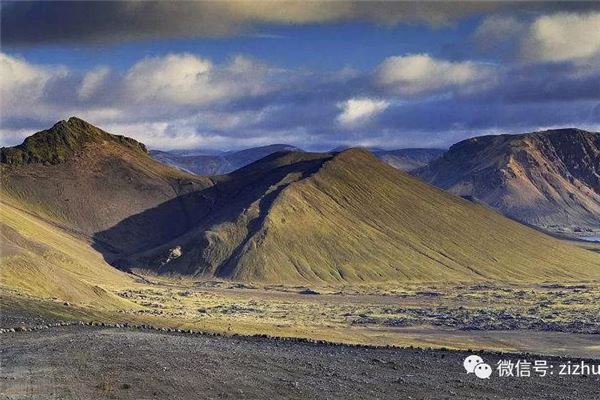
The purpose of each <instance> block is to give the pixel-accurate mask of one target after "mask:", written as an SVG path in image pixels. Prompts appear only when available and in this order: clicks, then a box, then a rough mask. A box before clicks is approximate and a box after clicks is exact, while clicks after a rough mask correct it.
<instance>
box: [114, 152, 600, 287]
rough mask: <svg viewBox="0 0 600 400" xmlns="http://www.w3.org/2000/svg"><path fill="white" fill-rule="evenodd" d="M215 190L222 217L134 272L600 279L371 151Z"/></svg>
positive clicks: (590, 268) (288, 156) (246, 174)
mask: <svg viewBox="0 0 600 400" xmlns="http://www.w3.org/2000/svg"><path fill="white" fill-rule="evenodd" d="M211 190H213V191H214V192H215V193H217V197H216V199H215V202H214V208H213V211H212V212H211V214H210V215H209V216H208V217H207V218H205V219H202V220H200V221H199V222H198V224H197V226H196V227H195V228H194V229H192V230H190V231H189V232H187V233H186V234H184V235H182V236H180V237H177V238H175V239H173V240H171V241H169V242H168V243H165V244H164V245H163V246H159V247H157V248H151V249H147V250H145V251H142V252H138V253H135V254H123V262H127V263H128V266H129V267H134V268H150V269H153V270H156V271H159V272H163V273H165V272H177V273H182V274H192V275H201V276H217V277H222V278H229V279H235V280H244V281H262V282H269V283H360V282H374V281H380V282H406V281H462V280H478V279H498V280H509V281H510V280H513V281H534V280H537V281H540V280H552V279H554V280H556V279H561V280H563V279H566V280H568V279H589V278H598V277H600V256H598V255H596V254H594V253H592V252H589V251H585V250H581V249H578V248H575V247H571V246H568V245H564V244H563V243H561V242H559V241H557V240H554V239H552V238H550V237H547V236H545V235H542V234H540V233H538V232H537V231H535V230H532V229H530V228H527V227H525V226H523V225H520V224H519V223H517V222H514V221H511V220H509V219H506V218H504V217H502V216H501V215H499V214H497V213H495V212H493V211H491V210H489V209H487V208H486V207H484V206H481V205H477V204H474V203H471V202H468V201H466V200H463V199H461V198H458V197H455V196H452V195H450V194H448V193H446V192H443V191H441V190H438V189H435V188H433V187H431V186H429V185H427V184H425V183H423V182H421V181H419V180H417V179H415V178H413V177H411V176H409V175H406V174H405V173H402V172H400V171H397V170H395V169H394V168H392V167H390V166H387V165H386V164H384V163H382V162H381V161H379V160H377V159H376V158H375V157H374V156H373V155H371V154H370V153H368V152H366V151H364V150H359V149H352V150H348V151H345V152H342V153H339V154H336V155H329V154H310V153H277V154H274V155H272V156H270V157H267V158H266V159H264V160H261V161H258V162H255V163H254V164H251V165H249V166H248V167H245V168H242V169H241V170H239V171H236V173H234V174H231V175H229V176H225V177H221V180H218V181H217V182H216V184H215V186H214V187H213V188H211ZM159 208H160V207H159ZM154 212H159V210H155V211H154ZM144 217H145V216H144V215H138V216H132V217H131V219H132V220H135V219H136V218H144ZM129 223H130V224H131V225H135V223H134V222H133V221H129Z"/></svg>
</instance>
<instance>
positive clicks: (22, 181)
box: [0, 117, 212, 241]
mask: <svg viewBox="0 0 600 400" xmlns="http://www.w3.org/2000/svg"><path fill="white" fill-rule="evenodd" d="M0 160H1V164H0V166H1V170H0V172H1V173H2V174H1V175H2V176H1V179H2V194H3V201H5V202H7V203H10V204H13V205H16V206H18V207H19V208H22V209H26V210H28V211H29V212H30V213H32V214H34V215H36V216H38V217H41V218H42V219H44V220H49V221H52V222H53V223H55V224H56V225H59V226H61V227H64V228H67V229H69V230H70V231H72V232H74V233H76V234H78V235H81V236H85V237H90V236H91V235H93V234H95V233H96V232H98V231H101V230H105V229H108V228H110V227H112V226H114V225H115V224H117V223H119V222H120V221H122V220H123V219H125V218H127V217H129V216H130V215H132V214H136V213H140V212H142V211H144V210H146V209H148V208H152V207H155V206H157V205H159V204H162V203H164V202H166V201H168V200H170V199H174V198H176V197H178V196H180V195H182V194H185V193H187V192H190V191H194V190H198V189H201V188H205V187H207V186H210V185H212V182H211V181H210V179H208V178H202V177H198V176H194V175H191V174H187V173H184V172H182V171H179V170H176V169H173V168H169V167H167V166H165V165H163V164H161V163H159V162H158V161H155V160H154V159H152V158H151V157H150V156H149V155H148V153H147V151H146V148H145V146H144V145H143V144H141V143H139V142H137V141H135V140H133V139H130V138H125V137H123V136H117V135H112V134H110V133H107V132H105V131H103V130H101V129H98V128H96V127H95V126H93V125H91V124H89V123H87V122H85V121H83V120H81V119H78V118H75V117H73V118H70V119H69V120H68V121H60V122H58V123H57V124H55V125H54V126H53V127H52V128H50V129H48V130H44V131H41V132H38V133H36V134H34V135H32V136H30V137H28V138H27V139H25V141H24V142H23V144H21V145H19V146H15V147H9V148H2V149H0ZM173 207H175V208H178V209H179V208H182V209H185V208H186V207H188V205H187V204H186V203H185V202H178V203H177V204H175V205H174V206H173ZM180 214H181V212H180V211H179V210H177V211H175V210H173V211H169V212H167V214H165V216H164V218H165V219H170V218H177V217H179V216H180ZM178 222H181V221H178V220H177V219H175V220H173V221H172V222H171V223H172V224H174V223H178ZM153 234H154V232H149V233H148V235H149V236H152V235H153ZM124 240H127V239H124ZM128 240H132V241H133V240H137V239H136V238H130V239H128Z"/></svg>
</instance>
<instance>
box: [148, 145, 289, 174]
mask: <svg viewBox="0 0 600 400" xmlns="http://www.w3.org/2000/svg"><path fill="white" fill-rule="evenodd" d="M279 151H300V149H298V148H296V147H294V146H290V145H287V144H272V145H269V146H262V147H253V148H250V149H245V150H240V151H235V152H228V153H221V154H194V153H192V154H187V153H183V154H181V153H180V152H172V151H171V152H169V151H159V150H152V151H150V155H151V156H152V157H154V158H155V159H156V160H158V161H160V162H162V163H164V164H167V165H170V166H173V167H176V168H179V169H181V170H183V171H186V172H190V173H193V174H196V175H202V176H208V175H222V174H227V173H229V172H232V171H235V170H236V169H238V168H242V167H244V166H246V165H248V164H250V163H252V162H254V161H256V160H260V159H261V158H263V157H266V156H268V155H270V154H273V153H276V152H279Z"/></svg>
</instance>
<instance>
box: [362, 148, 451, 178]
mask: <svg viewBox="0 0 600 400" xmlns="http://www.w3.org/2000/svg"><path fill="white" fill-rule="evenodd" d="M445 152H446V150H443V149H418V148H415V149H399V150H381V151H376V152H374V153H373V154H375V156H376V157H377V158H379V159H380V160H382V161H385V162H386V163H388V164H389V165H391V166H392V167H394V168H396V169H399V170H401V171H406V172H410V171H413V170H415V169H417V168H421V167H424V166H425V165H427V164H429V163H430V162H431V161H433V160H436V159H438V158H440V157H441V156H442V155H443V154H444V153H445Z"/></svg>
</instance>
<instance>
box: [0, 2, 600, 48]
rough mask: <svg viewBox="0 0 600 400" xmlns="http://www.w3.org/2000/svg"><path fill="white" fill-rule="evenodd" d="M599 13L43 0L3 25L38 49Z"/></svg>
mask: <svg viewBox="0 0 600 400" xmlns="http://www.w3.org/2000/svg"><path fill="white" fill-rule="evenodd" d="M593 8H596V9H598V5H597V4H594V3H593V2H577V1H570V2H552V1H551V2H546V1H530V2H527V1H524V2H502V1H498V2H495V1H480V2H476V1H464V2H460V1H452V2H450V1H449V2H417V1H411V2H392V1H343V2H342V1H300V0H295V1H294V0H283V1H251V0H247V1H189V2H187V1H185V2H167V1H80V2H72V1H64V2H50V1H40V2H14V3H3V4H2V13H1V15H0V17H1V24H0V25H1V30H2V40H3V42H4V43H5V44H9V45H14V44H21V45H31V44H40V43H64V42H75V43H79V42H88V43H89V42H123V41H130V40H144V39H155V38H175V37H184V38H189V37H218V36H231V35H237V34H241V33H245V32H251V31H253V30H256V29H257V28H258V27H261V26H264V25H266V24H278V25H299V24H317V23H321V24H322V23H335V22H344V21H359V22H370V23H375V24H380V25H394V24H398V23H401V22H415V21H416V22H426V23H429V24H434V25H440V24H447V23H449V22H450V21H453V20H456V19H460V18H464V17H468V16H472V15H477V14H481V13H484V12H490V11H495V12H509V11H512V10H519V11H520V12H536V11H540V10H545V11H547V10H553V9H554V10H563V11H573V10H580V11H583V10H589V9H593ZM57 27H60V29H57Z"/></svg>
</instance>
